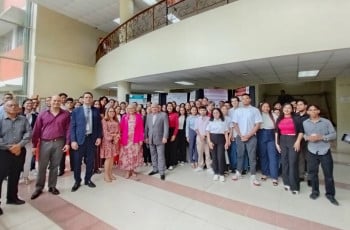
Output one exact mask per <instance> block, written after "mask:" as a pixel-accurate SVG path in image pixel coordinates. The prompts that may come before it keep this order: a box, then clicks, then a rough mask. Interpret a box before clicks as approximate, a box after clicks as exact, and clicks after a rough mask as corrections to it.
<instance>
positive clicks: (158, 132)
mask: <svg viewBox="0 0 350 230" xmlns="http://www.w3.org/2000/svg"><path fill="white" fill-rule="evenodd" d="M168 135H169V120H168V115H167V114H166V113H163V112H159V113H157V115H156V120H155V122H154V124H153V114H152V113H151V114H148V115H147V118H146V124H145V138H146V139H147V138H148V143H149V144H153V145H160V144H163V143H162V139H163V138H165V139H168Z"/></svg>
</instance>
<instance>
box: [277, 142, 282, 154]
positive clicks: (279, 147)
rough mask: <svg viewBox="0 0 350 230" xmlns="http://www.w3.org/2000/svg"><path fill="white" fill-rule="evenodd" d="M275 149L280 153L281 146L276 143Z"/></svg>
mask: <svg viewBox="0 0 350 230" xmlns="http://www.w3.org/2000/svg"><path fill="white" fill-rule="evenodd" d="M276 149H277V152H278V153H281V146H280V145H279V144H276Z"/></svg>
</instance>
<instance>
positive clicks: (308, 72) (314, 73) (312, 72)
mask: <svg viewBox="0 0 350 230" xmlns="http://www.w3.org/2000/svg"><path fill="white" fill-rule="evenodd" d="M319 72H320V70H317V69H316V70H306V71H299V73H298V77H316V76H317V75H318V73H319Z"/></svg>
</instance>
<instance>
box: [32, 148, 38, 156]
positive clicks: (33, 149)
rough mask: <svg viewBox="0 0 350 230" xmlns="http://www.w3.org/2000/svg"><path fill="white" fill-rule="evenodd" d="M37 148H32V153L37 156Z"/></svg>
mask: <svg viewBox="0 0 350 230" xmlns="http://www.w3.org/2000/svg"><path fill="white" fill-rule="evenodd" d="M36 150H37V148H32V153H33V155H34V156H35V154H36Z"/></svg>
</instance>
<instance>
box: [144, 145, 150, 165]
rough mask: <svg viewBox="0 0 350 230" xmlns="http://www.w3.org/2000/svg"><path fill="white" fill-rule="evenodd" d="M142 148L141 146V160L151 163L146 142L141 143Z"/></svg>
mask: <svg viewBox="0 0 350 230" xmlns="http://www.w3.org/2000/svg"><path fill="white" fill-rule="evenodd" d="M142 148H143V161H144V162H145V163H152V160H151V151H150V149H149V145H148V144H146V143H143V144H142Z"/></svg>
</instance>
